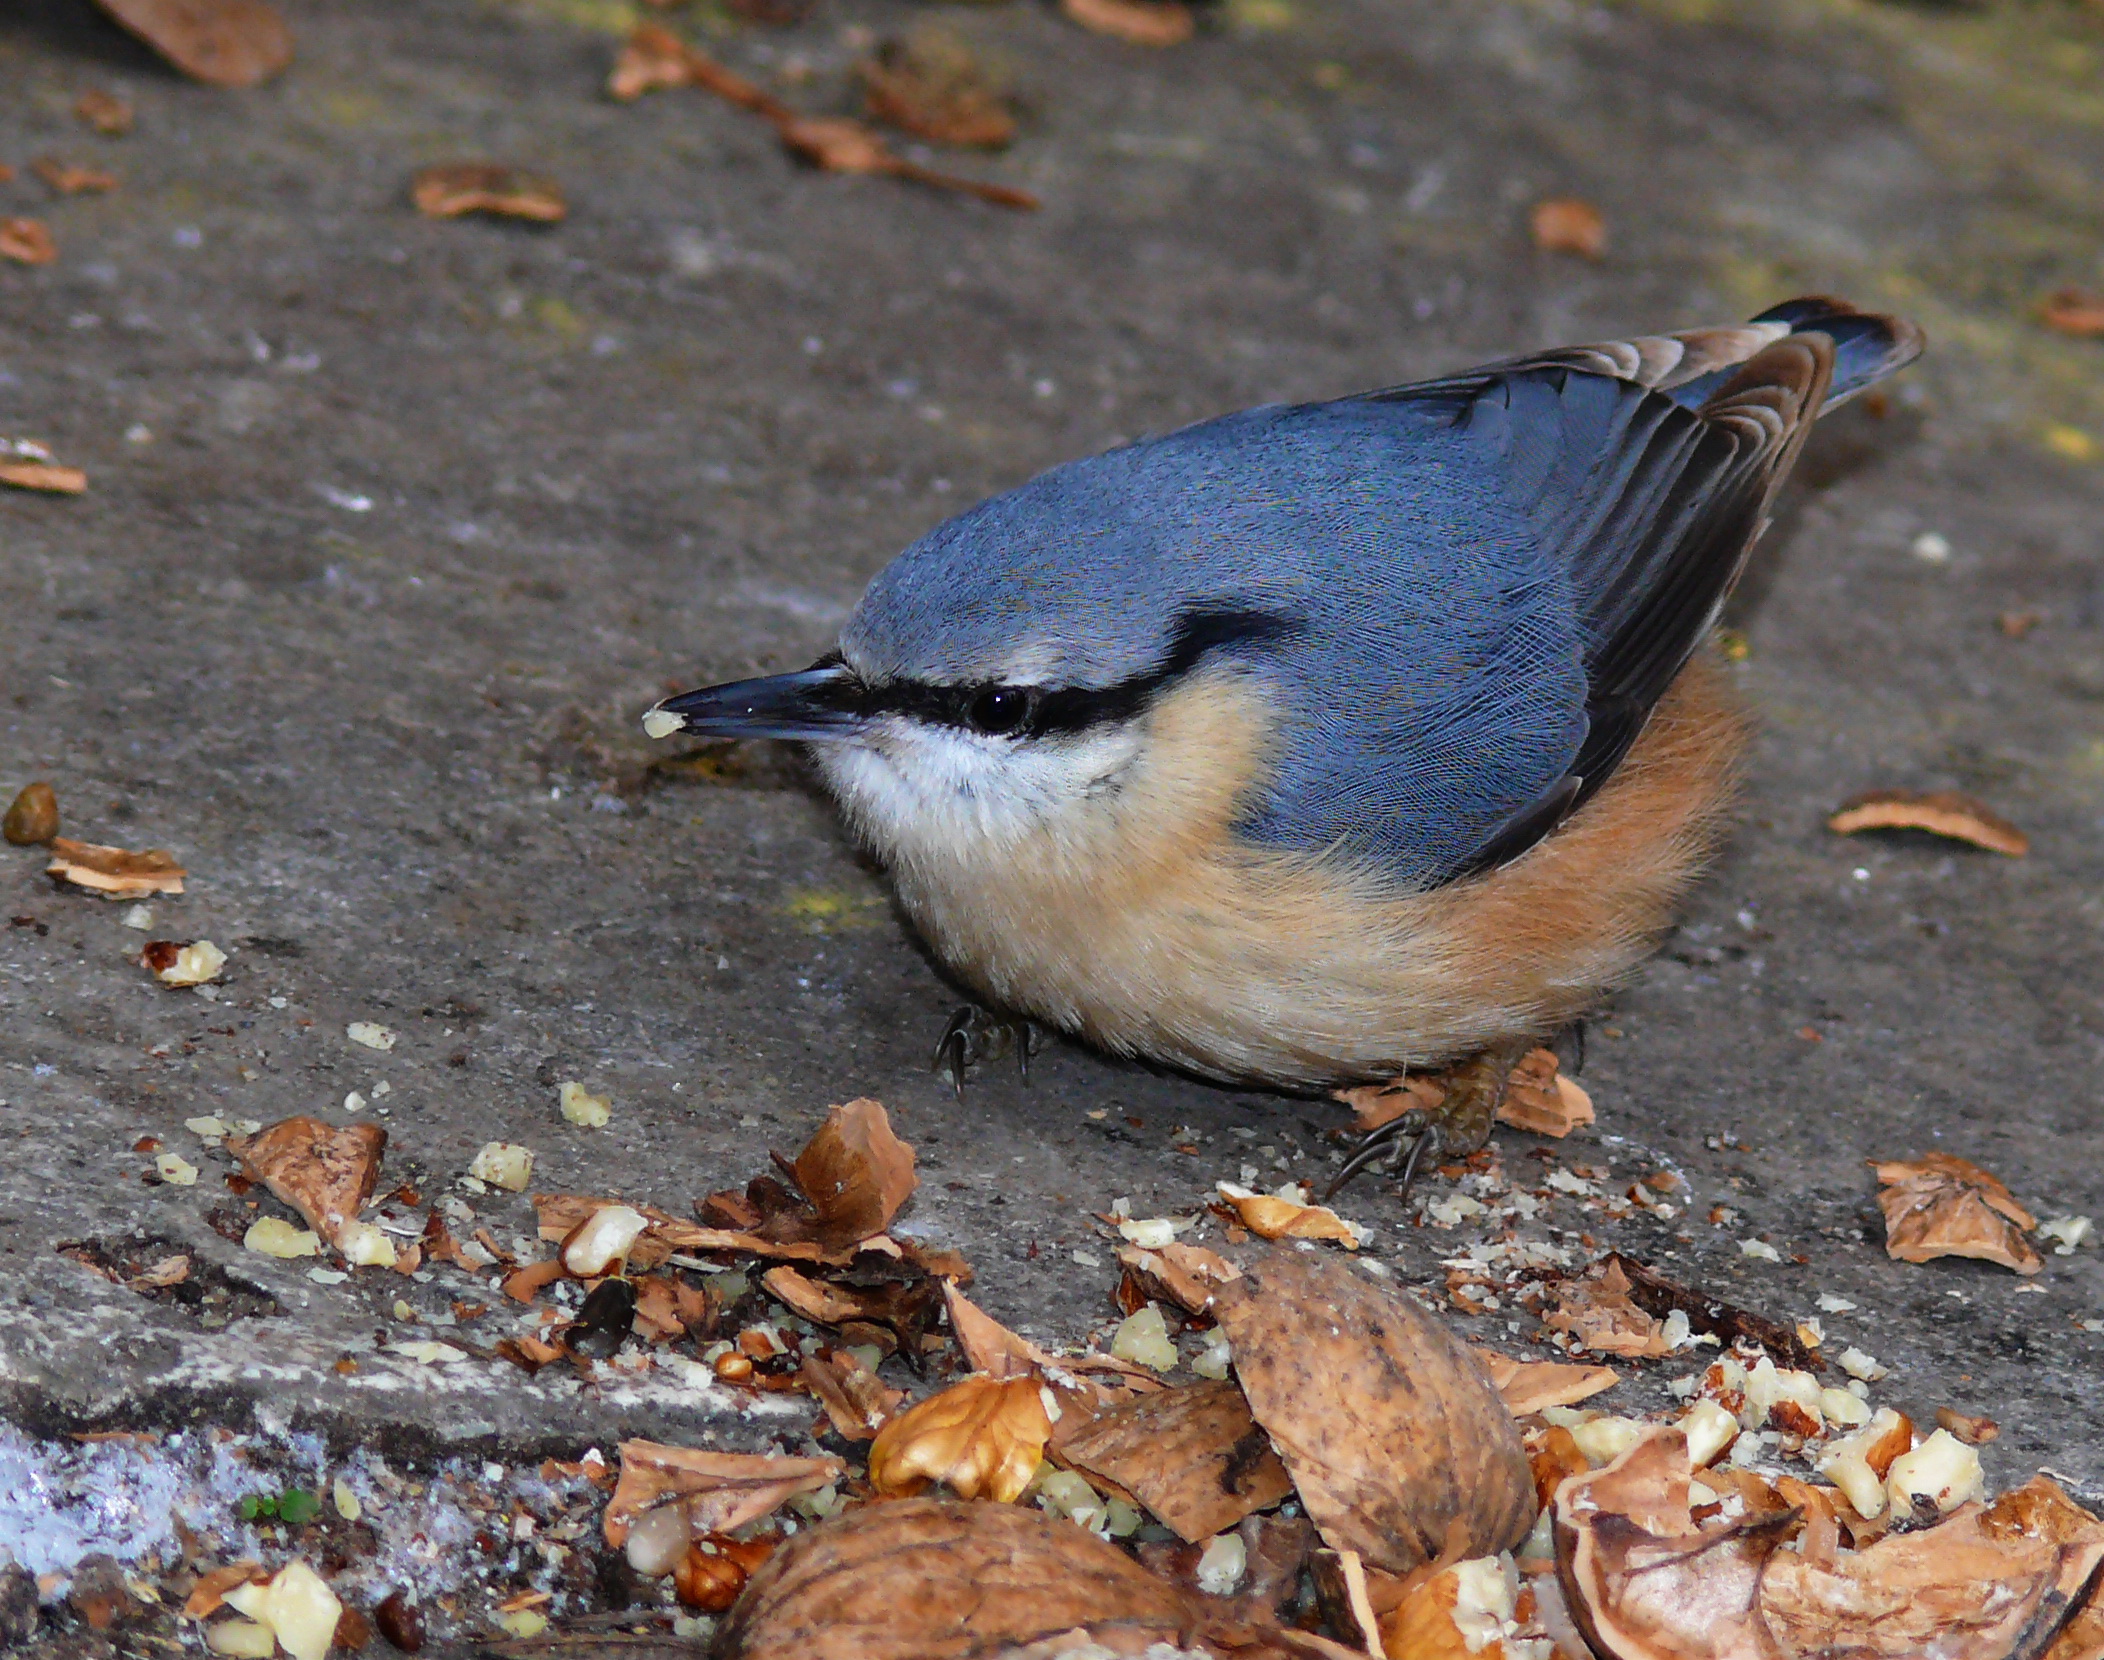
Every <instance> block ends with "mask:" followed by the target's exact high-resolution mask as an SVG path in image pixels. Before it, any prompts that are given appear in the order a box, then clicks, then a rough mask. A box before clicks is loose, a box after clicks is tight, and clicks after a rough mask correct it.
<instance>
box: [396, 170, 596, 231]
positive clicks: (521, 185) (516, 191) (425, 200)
mask: <svg viewBox="0 0 2104 1660" xmlns="http://www.w3.org/2000/svg"><path fill="white" fill-rule="evenodd" d="M409 195H410V200H412V201H413V202H415V204H416V210H417V212H419V213H421V214H423V215H424V216H425V217H426V218H429V219H457V218H459V217H460V216H461V215H462V214H465V213H489V214H495V215H497V216H498V217H500V218H505V219H528V220H532V221H533V222H534V223H536V224H542V225H552V224H555V223H557V222H558V221H559V220H561V219H562V218H563V216H564V215H565V214H567V213H568V212H569V211H570V209H569V205H568V204H567V203H566V202H565V201H564V200H563V187H562V186H561V185H559V184H557V183H556V182H555V181H554V180H553V179H550V178H544V177H543V176H542V175H540V174H538V173H528V172H526V171H525V170H523V169H522V168H517V167H507V166H504V165H503V164H502V163H498V162H481V161H463V162H449V163H446V164H444V165H441V166H438V167H426V168H423V169H422V170H421V171H419V172H418V174H417V175H416V177H415V178H414V179H413V180H411V181H410V186H409Z"/></svg>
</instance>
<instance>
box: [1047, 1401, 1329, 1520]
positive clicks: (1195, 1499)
mask: <svg viewBox="0 0 2104 1660" xmlns="http://www.w3.org/2000/svg"><path fill="white" fill-rule="evenodd" d="M1059 1427H1060V1429H1061V1430H1062V1431H1064V1430H1065V1429H1066V1425H1065V1423H1064V1422H1062V1423H1061V1425H1060V1426H1059ZM1054 1454H1055V1456H1056V1457H1057V1458H1058V1459H1059V1460H1060V1461H1061V1462H1063V1463H1066V1464H1070V1465H1072V1466H1073V1467H1074V1468H1075V1469H1077V1470H1080V1471H1082V1472H1083V1473H1084V1474H1087V1475H1092V1476H1100V1477H1102V1478H1103V1479H1104V1480H1105V1481H1108V1482H1112V1483H1115V1484H1116V1486H1117V1487H1118V1488H1119V1489H1120V1490H1122V1491H1124V1492H1127V1493H1130V1494H1131V1495H1132V1496H1133V1497H1134V1498H1136V1499H1138V1500H1139V1501H1140V1503H1142V1504H1144V1505H1145V1506H1146V1507H1147V1508H1148V1509H1149V1510H1150V1511H1152V1512H1153V1513H1154V1515H1155V1517H1156V1518H1157V1519H1158V1520H1159V1521H1161V1522H1162V1523H1164V1524H1165V1525H1166V1526H1168V1527H1169V1528H1170V1529H1172V1530H1173V1531H1174V1532H1175V1533H1176V1534H1177V1535H1178V1536H1179V1537H1181V1538H1183V1539H1185V1540H1186V1541H1188V1542H1190V1543H1192V1544H1196V1543H1198V1542H1199V1541H1200V1540H1204V1539H1210V1538H1211V1537H1212V1536H1213V1535H1214V1534H1216V1533H1219V1532H1221V1531H1222V1530H1224V1529H1226V1528H1230V1527H1233V1526H1234V1525H1235V1524H1236V1523H1237V1522H1239V1521H1240V1520H1241V1519H1242V1518H1243V1517H1244V1516H1247V1515H1249V1514H1251V1513H1252V1512H1253V1511H1258V1510H1263V1509H1266V1508H1268V1507H1269V1506H1271V1505H1274V1504H1277V1503H1278V1502H1279V1500H1280V1499H1283V1498H1284V1497H1285V1496H1286V1495H1287V1494H1288V1493H1290V1492H1292V1491H1293V1482H1292V1478H1291V1477H1289V1476H1288V1475H1287V1474H1286V1467H1285V1465H1283V1464H1281V1463H1280V1462H1279V1458H1278V1454H1277V1453H1275V1452H1273V1451H1272V1450H1271V1443H1270V1442H1269V1440H1267V1439H1266V1438H1265V1435H1264V1432H1263V1431H1262V1430H1261V1429H1259V1428H1257V1425H1256V1422H1255V1420H1254V1419H1252V1418H1251V1417H1250V1415H1249V1403H1248V1402H1247V1401H1246V1400H1244V1399H1243V1397H1242V1391H1241V1390H1240V1389H1239V1388H1238V1387H1236V1385H1234V1384H1233V1383H1231V1382H1228V1381H1225V1380H1221V1381H1218V1382H1205V1383H1194V1384H1189V1385H1186V1386H1184V1387H1183V1388H1180V1389H1164V1390H1161V1391H1159V1392H1158V1393H1155V1394H1152V1395H1142V1396H1140V1397H1138V1398H1137V1399H1135V1400H1131V1401H1127V1402H1125V1403H1124V1404H1123V1405H1122V1406H1115V1407H1112V1408H1111V1409H1110V1410H1108V1411H1106V1412H1100V1413H1098V1414H1097V1415H1096V1416H1095V1417H1094V1418H1092V1419H1090V1420H1089V1421H1088V1422H1087V1423H1086V1424H1083V1425H1080V1426H1079V1427H1077V1428H1076V1429H1075V1430H1074V1431H1073V1432H1072V1433H1070V1434H1064V1435H1062V1436H1060V1437H1059V1438H1058V1439H1057V1440H1056V1442H1055V1446H1054Z"/></svg>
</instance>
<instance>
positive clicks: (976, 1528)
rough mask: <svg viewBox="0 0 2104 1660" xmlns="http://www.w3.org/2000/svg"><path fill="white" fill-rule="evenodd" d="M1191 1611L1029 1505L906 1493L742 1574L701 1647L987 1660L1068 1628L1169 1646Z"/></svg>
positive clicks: (805, 1656)
mask: <svg viewBox="0 0 2104 1660" xmlns="http://www.w3.org/2000/svg"><path fill="white" fill-rule="evenodd" d="M1198 1615H1199V1611H1198V1609H1197V1608H1196V1607H1195V1606H1194V1603H1193V1599H1191V1598H1190V1597H1189V1596H1188V1595H1187V1594H1185V1593H1184V1592H1182V1591H1180V1590H1178V1589H1177V1588H1176V1587H1175V1586H1173V1585H1171V1584H1169V1583H1167V1582H1166V1581H1164V1580H1162V1579H1159V1578H1157V1577H1156V1576H1155V1575H1153V1574H1151V1573H1149V1572H1148V1571H1147V1570H1146V1569H1144V1568H1142V1567H1141V1566H1140V1565H1139V1564H1138V1563H1136V1562H1134V1561H1133V1560H1132V1559H1131V1558H1130V1557H1129V1556H1127V1555H1125V1553H1124V1552H1123V1551H1120V1550H1118V1549H1117V1548H1116V1547H1115V1546H1113V1545H1110V1544H1108V1543H1106V1542H1105V1541H1103V1540H1101V1539H1098V1538H1097V1537H1096V1536H1095V1535H1094V1534H1092V1533H1089V1532H1086V1531H1085V1530H1083V1529H1081V1528H1078V1527H1075V1526H1074V1525H1073V1524H1072V1523H1071V1522H1067V1521H1063V1520H1059V1519H1056V1518H1054V1517H1051V1516H1047V1515H1046V1514H1045V1513H1044V1512H1043V1511H1041V1510H1037V1509H1033V1508H1026V1507H1022V1506H1015V1505H1000V1504H966V1503H961V1502H958V1501H955V1500H943V1499H905V1500H901V1501H899V1502H897V1503H893V1504H877V1505H867V1506H863V1507H861V1508H859V1509H856V1510H851V1511H849V1512H848V1513H847V1514H846V1515H844V1516H839V1517H836V1518H834V1519H833V1520H831V1521H828V1522H825V1523H822V1524H820V1525H819V1526H817V1527H814V1528H808V1529H806V1530H805V1531H803V1532H801V1533H799V1534H797V1535H796V1537H795V1538H793V1539H791V1540H789V1541H788V1542H787V1543H786V1544H785V1545H783V1546H782V1547H781V1549H779V1550H777V1551H776V1552H775V1553H774V1555H773V1556H772V1557H771V1558H769V1559H768V1562H767V1564H766V1566H764V1567H763V1568H761V1569H760V1570H759V1572H758V1573H756V1574H754V1575H753V1577H752V1581H751V1583H750V1584H749V1585H748V1586H747V1588H746V1592H745V1595H744V1596H743V1597H742V1598H740V1599H739V1602H738V1604H737V1606H736V1607H735V1608H733V1609H732V1610H731V1612H730V1615H729V1617H728V1618H727V1619H726V1620H725V1622H724V1624H723V1626H722V1628H721V1630H720V1632H719V1634H718V1636H717V1638H716V1644H715V1647H714V1648H713V1649H712V1650H711V1653H712V1654H713V1655H714V1656H715V1660H788V1657H790V1656H794V1657H795V1660H982V1657H985V1660H991V1657H992V1656H995V1655H1001V1654H1007V1653H1011V1652H1013V1651H1015V1650H1018V1649H1023V1648H1024V1645H1027V1644H1032V1643H1035V1642H1037V1641H1039V1640H1040V1639H1043V1638H1047V1637H1054V1636H1058V1637H1061V1638H1062V1639H1063V1640H1064V1634H1066V1633H1069V1632H1074V1631H1077V1630H1078V1631H1080V1632H1082V1633H1083V1634H1084V1636H1085V1635H1086V1634H1089V1633H1094V1634H1096V1635H1098V1636H1100V1637H1102V1638H1103V1639H1104V1640H1105V1641H1106V1642H1115V1643H1117V1644H1118V1645H1119V1650H1118V1651H1119V1652H1121V1653H1137V1652H1138V1651H1140V1650H1142V1649H1144V1648H1146V1647H1147V1645H1148V1644H1149V1643H1150V1642H1162V1643H1168V1644H1177V1643H1178V1642H1179V1641H1180V1639H1181V1638H1182V1637H1183V1636H1184V1634H1185V1633H1186V1632H1187V1631H1188V1630H1189V1629H1190V1628H1191V1627H1192V1626H1193V1625H1195V1624H1196V1623H1197V1620H1198ZM1068 1646H1072V1645H1071V1644H1069V1645H1068ZM1252 1660H1254V1657H1252Z"/></svg>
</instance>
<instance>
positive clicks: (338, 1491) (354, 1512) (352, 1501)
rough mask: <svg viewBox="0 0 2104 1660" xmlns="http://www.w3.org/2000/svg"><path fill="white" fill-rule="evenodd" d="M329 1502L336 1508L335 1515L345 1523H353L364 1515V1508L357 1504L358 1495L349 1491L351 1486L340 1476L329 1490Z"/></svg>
mask: <svg viewBox="0 0 2104 1660" xmlns="http://www.w3.org/2000/svg"><path fill="white" fill-rule="evenodd" d="M329 1501H330V1502H331V1503H332V1504H334V1505H335V1506H336V1514H337V1515H339V1516H341V1517H342V1518H343V1519H344V1520H345V1521H347V1522H355V1521H356V1520H357V1519H358V1518H359V1517H360V1516H362V1515H364V1514H365V1507H364V1506H363V1505H361V1504H360V1503H359V1502H358V1495H357V1494H356V1493H354V1492H352V1491H351V1484H350V1483H349V1482H347V1481H345V1480H344V1479H343V1477H342V1476H338V1477H337V1478H336V1484H335V1485H334V1486H333V1487H331V1488H330V1489H329Z"/></svg>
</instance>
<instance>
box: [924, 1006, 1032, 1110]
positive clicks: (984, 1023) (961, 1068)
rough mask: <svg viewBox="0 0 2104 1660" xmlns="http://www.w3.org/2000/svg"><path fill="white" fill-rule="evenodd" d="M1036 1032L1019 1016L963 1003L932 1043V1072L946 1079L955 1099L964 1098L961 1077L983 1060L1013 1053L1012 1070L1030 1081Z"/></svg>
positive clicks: (962, 1078) (991, 1059)
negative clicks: (998, 1012) (1014, 1062)
mask: <svg viewBox="0 0 2104 1660" xmlns="http://www.w3.org/2000/svg"><path fill="white" fill-rule="evenodd" d="M1039 1042H1040V1039H1039V1035H1038V1030H1037V1028H1036V1027H1035V1026H1033V1025H1032V1024H1031V1023H1030V1022H1029V1021H1028V1020H1026V1019H1024V1018H1023V1017H1022V1016H1021V1015H1010V1014H995V1013H994V1012H993V1011H992V1010H990V1009H982V1008H980V1007H979V1006H978V1005H977V1004H976V1003H967V1004H965V1005H964V1006H963V1007H962V1008H960V1009H958V1010H957V1012H956V1013H955V1014H953V1015H951V1016H950V1019H949V1023H948V1024H947V1025H945V1026H944V1027H943V1029H942V1036H941V1037H940V1038H938V1039H937V1040H936V1043H935V1059H934V1063H933V1064H934V1069H935V1071H936V1073H937V1074H938V1075H940V1076H942V1077H945V1078H947V1079H949V1080H950V1088H952V1089H953V1090H955V1091H956V1092H957V1099H958V1100H960V1101H962V1100H963V1099H964V1079H965V1074H966V1073H968V1072H969V1071H971V1069H972V1068H973V1067H975V1066H978V1065H980V1064H981V1063H982V1062H985V1061H997V1060H1000V1059H1001V1058H1002V1057H1003V1056H1005V1055H1008V1054H1010V1053H1013V1054H1014V1056H1015V1061H1016V1071H1017V1072H1018V1073H1019V1074H1021V1076H1022V1079H1023V1082H1024V1083H1026V1084H1027V1083H1028V1082H1029V1081H1030V1057H1031V1056H1033V1055H1035V1054H1036V1053H1037V1051H1038V1047H1039Z"/></svg>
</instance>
